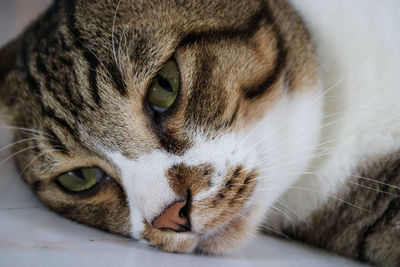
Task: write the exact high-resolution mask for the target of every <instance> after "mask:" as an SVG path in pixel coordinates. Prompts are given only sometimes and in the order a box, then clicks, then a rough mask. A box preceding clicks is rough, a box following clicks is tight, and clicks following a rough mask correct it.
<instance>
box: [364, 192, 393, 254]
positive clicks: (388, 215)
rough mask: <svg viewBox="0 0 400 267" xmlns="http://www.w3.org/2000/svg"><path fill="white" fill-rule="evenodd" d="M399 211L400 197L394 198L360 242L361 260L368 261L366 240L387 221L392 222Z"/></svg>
mask: <svg viewBox="0 0 400 267" xmlns="http://www.w3.org/2000/svg"><path fill="white" fill-rule="evenodd" d="M399 210H400V197H399V196H398V197H395V198H393V199H392V200H391V201H390V202H389V204H388V205H387V207H386V210H385V212H384V213H383V214H382V215H381V216H380V217H379V218H378V219H377V220H376V221H375V222H374V223H373V224H372V225H371V226H370V227H368V229H367V230H366V231H365V233H364V235H363V238H362V239H361V241H360V243H361V246H359V247H360V249H359V251H358V256H357V257H358V258H359V259H360V260H363V261H368V257H367V253H366V251H365V250H366V245H367V244H366V243H367V240H366V239H367V238H368V236H370V235H371V234H373V233H374V231H375V230H376V228H377V227H378V226H379V225H382V224H383V223H384V222H385V221H386V222H388V221H389V222H390V221H391V220H392V219H393V218H394V217H395V216H396V215H397V212H398V211H399Z"/></svg>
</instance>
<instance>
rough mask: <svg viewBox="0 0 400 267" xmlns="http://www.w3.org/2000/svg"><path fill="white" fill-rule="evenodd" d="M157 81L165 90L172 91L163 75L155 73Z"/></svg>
mask: <svg viewBox="0 0 400 267" xmlns="http://www.w3.org/2000/svg"><path fill="white" fill-rule="evenodd" d="M157 82H158V84H159V85H160V86H161V87H162V88H164V89H165V90H166V91H168V92H171V93H173V92H174V89H173V88H172V86H171V84H170V83H169V81H168V80H167V79H165V78H164V77H162V76H161V75H157Z"/></svg>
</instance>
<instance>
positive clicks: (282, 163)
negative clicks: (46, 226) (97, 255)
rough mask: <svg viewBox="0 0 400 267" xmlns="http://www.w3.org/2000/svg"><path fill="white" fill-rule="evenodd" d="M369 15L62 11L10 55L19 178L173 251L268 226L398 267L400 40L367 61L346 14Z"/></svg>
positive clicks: (205, 7)
mask: <svg viewBox="0 0 400 267" xmlns="http://www.w3.org/2000/svg"><path fill="white" fill-rule="evenodd" d="M358 4H360V3H359V2H357V1H355V2H353V3H352V4H350V3H348V1H335V3H334V4H327V3H324V4H321V3H316V2H315V1H311V0H304V1H295V0H293V1H290V2H287V1H280V0H264V1H263V0H260V1H258V0H251V1H240V0H230V1H227V0H213V1H211V0H203V1H192V0H191V1H179V0H174V1H167V0H165V1H153V0H146V1H142V0H137V1H131V0H121V1H106V0H97V1H94V0H86V1H85V0H68V1H67V0H56V1H54V2H53V3H52V5H51V6H50V7H49V9H48V10H47V11H46V12H45V13H44V14H43V15H42V16H41V17H40V18H39V19H37V20H36V21H35V22H34V23H33V24H32V25H31V26H29V27H28V28H27V29H26V31H25V32H24V33H23V34H22V35H21V36H20V37H18V38H17V39H15V40H13V41H11V42H10V43H9V44H7V45H6V46H5V47H3V48H2V50H1V51H0V58H1V59H2V61H1V62H0V104H1V107H2V109H3V110H4V112H5V113H6V114H7V115H8V123H9V124H10V125H11V126H12V127H15V129H16V130H15V132H14V134H15V141H16V144H15V146H14V150H15V152H16V155H15V159H16V165H17V168H18V169H19V171H20V173H21V174H22V176H23V178H24V180H25V181H26V182H27V183H28V184H29V185H30V186H31V188H32V190H33V191H34V192H35V194H36V195H37V196H38V198H39V199H40V200H41V201H42V202H43V203H44V204H45V205H47V206H48V207H49V208H50V209H52V210H54V211H55V212H57V213H59V214H61V215H62V216H65V217H67V218H69V219H72V220H75V221H78V222H81V223H85V224H87V225H91V226H94V227H97V228H100V229H103V230H106V231H109V232H112V233H116V234H120V235H124V236H128V237H131V238H134V239H138V240H141V241H142V242H145V243H147V244H149V245H151V246H155V247H158V248H161V249H163V250H166V251H170V252H198V253H210V254H219V253H226V252H229V251H232V250H234V249H236V248H238V247H240V246H242V245H243V244H245V243H246V242H248V241H249V240H250V239H251V238H252V237H253V236H254V235H256V234H257V233H258V232H259V229H260V228H261V229H263V230H264V231H265V232H268V233H270V234H273V233H275V234H278V235H284V236H288V237H292V238H295V239H299V240H303V241H304V242H306V243H308V244H311V245H315V246H319V247H322V248H326V249H329V250H331V251H334V252H336V253H338V254H341V255H344V256H347V257H351V258H354V259H357V260H360V261H365V262H369V263H372V264H378V265H392V266H396V265H398V264H400V246H399V244H400V236H399V231H398V229H399V222H400V218H399V216H400V213H399V212H398V211H399V205H400V200H399V197H398V193H399V192H398V191H399V188H398V187H397V186H398V185H399V184H400V172H399V168H400V154H399V151H400V125H399V120H398V117H397V116H398V114H400V112H399V111H400V110H399V105H398V104H399V90H398V88H397V87H398V84H399V80H398V77H397V76H396V75H394V72H395V71H394V70H398V65H399V62H400V52H399V50H398V49H396V47H398V46H396V45H393V46H390V45H389V47H388V48H387V50H385V49H383V48H384V47H386V46H387V44H393V43H394V44H396V42H398V41H397V40H398V37H397V36H395V37H390V34H388V36H389V37H390V38H391V39H390V42H389V41H388V42H384V43H382V44H380V46H377V47H376V48H375V49H374V50H372V51H369V52H370V54H368V53H367V54H363V53H361V52H362V51H361V52H360V50H362V48H363V47H364V45H365V43H364V42H367V41H365V39H362V38H361V39H360V40H361V41H360V40H359V42H361V43H357V42H354V41H353V40H358V39H357V38H354V37H355V36H356V35H357V32H354V31H352V28H351V24H346V23H347V22H349V21H348V20H349V18H351V19H354V17H352V16H351V14H350V13H348V12H347V11H346V9H341V8H338V9H337V10H335V9H332V7H331V5H332V6H335V5H336V6H338V7H340V6H342V7H343V6H352V7H353V10H354V7H356V10H357V9H358V10H360V15H359V18H360V21H361V22H364V20H363V19H366V20H367V21H368V20H369V19H370V18H371V17H370V16H367V15H370V14H363V13H362V7H360V6H357V5H358ZM369 4H370V5H374V7H375V9H374V12H375V13H374V15H376V16H377V17H378V18H380V19H381V20H382V21H386V22H387V23H388V24H390V23H391V22H393V21H396V20H395V16H394V15H393V14H397V15H398V14H400V12H399V11H400V10H399V4H397V3H396V2H395V1H387V2H386V5H380V4H374V3H373V2H369ZM381 6H386V9H384V10H389V9H390V10H391V11H392V12H393V14H392V13H391V14H390V15H391V16H387V14H386V13H379V11H382V9H383V7H381ZM388 7H389V8H388ZM329 12H332V13H333V12H337V14H340V18H339V17H338V20H337V21H338V22H340V23H342V24H340V23H338V24H337V25H336V28H335V27H334V26H332V21H331V20H330V21H329V20H326V19H325V18H327V16H326V15H327V14H329ZM371 24H372V23H371ZM375 24H376V23H375ZM343 25H344V26H343ZM346 27H348V28H349V29H348V31H344V29H346ZM368 30H376V31H379V30H382V29H379V28H376V29H375V28H374V27H371V28H369V29H368ZM388 32H389V33H390V29H386V30H383V31H382V35H384V36H386V33H388ZM328 37H331V38H328ZM389 37H388V38H389ZM346 38H348V39H346ZM332 40H333V41H332ZM337 40H341V41H342V42H338V41H337ZM347 40H352V41H351V42H348V41H347ZM368 41H371V40H368ZM372 41H373V40H372ZM371 46H372V45H371ZM365 47H370V46H368V45H365ZM367 52H368V51H367ZM362 54H363V55H362ZM358 55H362V56H360V58H357V56H358ZM376 63H379V64H376ZM367 74H368V75H370V76H366V75H367ZM371 77H372V78H371ZM375 77H376V78H375ZM396 79H397V80H396ZM378 89H379V90H378ZM360 102H361V104H360ZM266 249H267V248H266Z"/></svg>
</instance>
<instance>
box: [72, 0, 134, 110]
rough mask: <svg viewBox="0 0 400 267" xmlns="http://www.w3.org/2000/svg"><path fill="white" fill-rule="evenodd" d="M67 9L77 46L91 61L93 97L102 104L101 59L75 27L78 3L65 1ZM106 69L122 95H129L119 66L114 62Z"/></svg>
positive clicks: (90, 71)
mask: <svg viewBox="0 0 400 267" xmlns="http://www.w3.org/2000/svg"><path fill="white" fill-rule="evenodd" d="M65 9H66V13H67V14H69V19H68V28H69V30H70V31H71V33H72V34H73V35H74V37H75V38H76V39H77V40H76V41H75V46H76V47H77V48H78V49H79V50H81V51H84V52H83V54H84V57H85V59H86V60H87V61H88V62H89V65H90V66H89V82H90V86H91V88H92V97H93V99H94V101H95V103H96V104H97V105H100V102H101V98H100V94H99V90H98V86H97V71H96V69H97V67H98V66H99V64H100V63H101V62H100V61H99V59H98V58H97V57H96V56H95V55H94V54H93V52H92V51H90V50H89V49H88V48H87V47H85V46H84V45H83V42H82V39H81V33H80V32H79V30H78V29H77V28H76V27H75V11H76V3H75V0H70V1H66V3H65ZM104 67H105V68H106V70H107V71H108V72H109V74H110V75H111V78H112V81H111V82H113V83H114V85H115V87H116V89H117V91H118V92H119V94H120V95H121V96H126V95H127V90H126V88H127V86H126V83H125V81H124V79H123V77H122V74H121V71H120V70H119V69H118V67H117V66H116V65H115V64H112V65H110V66H104Z"/></svg>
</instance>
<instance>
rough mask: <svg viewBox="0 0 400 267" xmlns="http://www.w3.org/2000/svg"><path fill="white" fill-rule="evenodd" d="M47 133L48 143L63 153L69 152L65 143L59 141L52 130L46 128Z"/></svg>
mask: <svg viewBox="0 0 400 267" xmlns="http://www.w3.org/2000/svg"><path fill="white" fill-rule="evenodd" d="M46 132H47V133H48V134H50V135H51V137H50V139H48V141H49V144H50V145H51V146H52V147H53V148H54V149H55V150H57V151H58V152H61V153H63V154H67V155H68V154H69V150H68V149H67V147H66V145H65V144H64V143H63V142H62V141H61V139H60V138H59V137H58V135H57V134H55V133H54V131H53V130H47V131H46Z"/></svg>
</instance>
